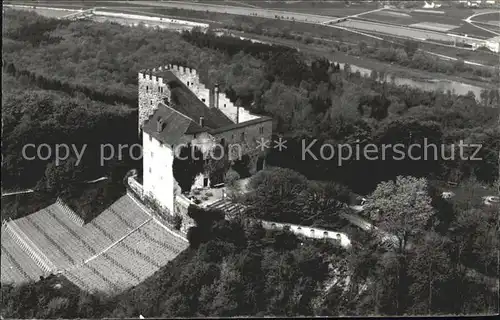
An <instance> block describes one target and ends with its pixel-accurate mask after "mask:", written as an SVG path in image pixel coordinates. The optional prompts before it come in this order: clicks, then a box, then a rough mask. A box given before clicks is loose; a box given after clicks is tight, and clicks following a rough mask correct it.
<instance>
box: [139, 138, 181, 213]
mask: <svg viewBox="0 0 500 320" xmlns="http://www.w3.org/2000/svg"><path fill="white" fill-rule="evenodd" d="M142 137H143V138H142V146H143V155H142V162H143V168H142V169H143V188H144V195H145V196H150V197H152V198H154V199H156V200H157V201H158V203H159V204H160V205H161V206H162V207H164V208H166V209H168V210H169V211H170V212H171V214H173V213H174V194H175V192H176V190H175V178H174V175H173V170H172V165H173V162H174V151H173V150H171V149H170V148H169V147H168V146H167V145H166V144H160V142H159V141H158V140H156V139H155V138H152V137H151V136H150V135H149V134H147V133H146V132H143V136H142Z"/></svg>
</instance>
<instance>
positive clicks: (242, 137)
mask: <svg viewBox="0 0 500 320" xmlns="http://www.w3.org/2000/svg"><path fill="white" fill-rule="evenodd" d="M240 140H241V141H244V140H245V132H242V133H241V139H240Z"/></svg>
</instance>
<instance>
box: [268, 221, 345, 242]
mask: <svg viewBox="0 0 500 320" xmlns="http://www.w3.org/2000/svg"><path fill="white" fill-rule="evenodd" d="M261 222H262V226H263V227H264V229H269V230H281V229H283V228H285V227H289V228H290V231H291V232H293V233H294V234H297V235H302V236H304V237H307V238H314V239H332V240H335V241H338V242H339V243H340V245H341V246H342V247H344V248H349V247H351V240H350V239H349V237H348V236H347V235H346V234H345V233H342V232H336V231H331V230H325V229H319V228H313V227H307V226H300V225H296V224H289V223H279V222H273V221H265V220H261Z"/></svg>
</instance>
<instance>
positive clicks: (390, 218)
mask: <svg viewBox="0 0 500 320" xmlns="http://www.w3.org/2000/svg"><path fill="white" fill-rule="evenodd" d="M431 201H432V200H431V197H430V196H429V195H428V190H427V180H426V179H425V178H420V179H417V178H414V177H403V176H398V177H397V178H396V181H387V182H382V183H380V184H379V185H378V186H377V188H376V189H375V191H373V193H372V194H371V195H370V196H369V197H368V201H367V203H368V204H367V205H366V207H365V211H366V212H367V213H368V214H369V215H370V217H371V219H372V220H373V221H374V222H375V224H376V225H377V226H378V227H379V228H380V229H382V230H384V231H386V232H388V233H389V234H391V235H394V236H395V237H396V238H397V248H398V251H399V252H404V251H405V250H406V249H407V246H408V244H409V241H410V239H411V238H412V237H414V236H416V235H417V234H422V233H423V232H424V231H425V228H426V226H427V224H428V222H429V219H430V218H431V217H433V215H434V208H433V207H432V205H431Z"/></svg>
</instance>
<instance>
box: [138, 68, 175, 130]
mask: <svg viewBox="0 0 500 320" xmlns="http://www.w3.org/2000/svg"><path fill="white" fill-rule="evenodd" d="M159 70H162V68H161V67H160V68H159ZM153 71H155V69H153ZM153 71H151V70H146V71H142V72H139V76H138V88H139V94H138V97H139V103H138V105H139V123H138V131H139V133H140V132H141V128H142V126H143V124H144V121H146V119H147V118H148V117H149V116H150V115H152V114H153V112H154V110H155V109H156V108H157V106H158V103H160V102H164V103H167V104H168V103H169V101H170V88H169V87H168V85H167V84H166V83H165V81H163V78H162V77H159V76H155V75H153Z"/></svg>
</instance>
